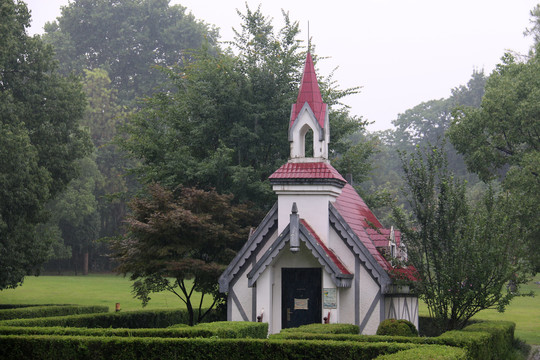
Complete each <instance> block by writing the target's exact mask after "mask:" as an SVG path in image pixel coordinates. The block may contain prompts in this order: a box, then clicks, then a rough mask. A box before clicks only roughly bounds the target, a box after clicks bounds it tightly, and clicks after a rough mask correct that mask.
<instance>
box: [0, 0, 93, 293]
mask: <svg viewBox="0 0 540 360" xmlns="http://www.w3.org/2000/svg"><path fill="white" fill-rule="evenodd" d="M29 22H30V15H29V13H28V9H27V7H26V5H25V4H24V3H23V2H19V1H17V2H13V1H9V0H2V1H0V156H1V157H0V290H2V289H5V288H13V287H16V286H17V285H19V284H20V283H21V282H22V281H23V279H24V276H25V275H30V274H37V273H38V272H39V267H40V265H41V263H42V262H43V261H44V260H45V259H46V258H47V255H48V251H49V247H50V245H51V242H52V239H51V238H45V239H43V238H39V237H38V233H37V232H38V230H37V226H38V224H40V223H43V222H45V221H46V214H45V212H44V205H45V204H46V203H47V201H49V200H50V199H52V198H54V197H55V196H56V195H57V194H58V193H60V192H61V191H62V190H63V189H64V188H65V187H66V185H67V184H68V183H69V181H70V180H71V179H73V178H74V177H75V176H76V175H77V160H78V159H80V158H82V157H84V156H85V155H86V153H87V152H88V150H89V141H88V136H87V134H86V133H85V132H84V131H83V130H81V129H80V128H79V120H80V118H81V117H82V113H83V111H84V106H85V103H84V94H83V93H82V91H81V86H80V83H79V82H78V81H77V80H75V79H74V78H68V79H66V78H63V77H62V76H59V75H58V73H57V72H56V63H55V61H54V60H53V52H52V49H51V47H50V46H46V45H45V44H44V43H43V42H42V41H41V40H40V39H39V37H29V36H28V35H27V33H26V28H27V27H28V26H29Z"/></svg>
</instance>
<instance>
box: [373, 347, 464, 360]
mask: <svg viewBox="0 0 540 360" xmlns="http://www.w3.org/2000/svg"><path fill="white" fill-rule="evenodd" d="M422 359H429V360H435V359H436V360H466V359H469V357H468V356H467V351H465V350H464V349H460V348H457V347H453V346H443V345H427V346H422V347H417V348H414V349H409V350H403V351H400V352H397V353H395V354H390V355H381V356H378V357H376V358H375V360H422Z"/></svg>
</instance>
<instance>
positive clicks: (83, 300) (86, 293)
mask: <svg viewBox="0 0 540 360" xmlns="http://www.w3.org/2000/svg"><path fill="white" fill-rule="evenodd" d="M538 281H540V274H538V275H536V277H535V278H534V279H533V280H532V281H530V282H529V283H528V284H527V285H525V286H524V287H523V288H522V292H523V293H526V292H530V291H533V292H534V294H535V296H534V297H517V298H515V299H514V300H513V301H512V303H511V304H510V306H509V307H508V308H507V309H506V311H505V312H504V313H499V312H497V311H496V310H484V311H481V312H480V313H479V314H478V315H476V317H475V319H484V320H508V321H513V322H515V323H516V337H518V338H520V339H521V340H523V341H525V342H527V343H528V344H534V345H540V285H538V284H535V282H538ZM199 300H200V295H199V294H194V295H193V303H195V304H198V302H199ZM116 303H120V306H121V309H122V311H130V310H141V309H143V307H142V305H141V302H140V300H138V299H134V298H133V295H132V294H131V281H129V279H128V278H124V277H122V276H118V275H111V274H108V275H87V276H39V277H27V278H26V279H25V280H24V283H23V285H22V286H20V287H18V288H16V289H8V290H3V291H0V304H79V305H106V306H109V309H110V311H114V308H115V304H116ZM204 303H205V305H206V306H210V304H211V300H210V298H209V297H207V298H206V299H205V302H204ZM183 307H185V306H184V303H183V302H182V301H181V300H180V299H178V298H177V297H176V296H175V295H174V294H172V293H169V292H163V293H157V294H153V295H151V300H150V302H149V303H148V305H147V306H146V308H145V309H177V308H183ZM420 315H422V316H428V311H427V308H426V306H425V305H424V304H422V303H421V304H420Z"/></svg>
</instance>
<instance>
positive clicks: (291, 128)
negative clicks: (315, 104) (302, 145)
mask: <svg viewBox="0 0 540 360" xmlns="http://www.w3.org/2000/svg"><path fill="white" fill-rule="evenodd" d="M323 105H325V108H324V118H325V120H326V121H325V124H326V123H328V106H326V104H323ZM295 107H296V104H293V105H292V108H291V117H292V116H293V114H294V112H295ZM303 111H307V113H308V114H309V116H310V118H311V120H312V122H313V123H315V126H316V127H317V130H318V132H319V141H323V140H324V137H325V133H324V128H323V127H322V126H321V124H320V123H319V120H318V119H317V117H316V116H315V113H314V112H313V109H312V108H311V106H309V103H308V102H307V101H306V102H305V103H304V105H302V108H301V109H300V111H299V112H298V116H296V119H294V120H293V121H294V122H293V123H292V124H291V126H289V141H293V132H294V129H295V128H296V127H297V124H298V121H297V120H298V118H299V117H300V115H302V112H303ZM298 126H299V125H298Z"/></svg>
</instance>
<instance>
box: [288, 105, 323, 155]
mask: <svg viewBox="0 0 540 360" xmlns="http://www.w3.org/2000/svg"><path fill="white" fill-rule="evenodd" d="M325 116H326V124H328V116H327V114H326V115H325ZM308 128H309V129H311V130H312V131H313V143H312V144H306V142H305V136H306V132H307V129H308ZM328 130H329V129H328V126H327V128H326V129H321V128H320V126H319V125H318V120H317V119H316V118H315V116H314V115H313V113H312V112H311V111H310V109H308V108H306V107H304V109H303V110H302V111H300V113H299V114H298V118H297V119H296V120H295V121H294V126H293V128H292V131H293V132H292V141H291V142H290V150H291V151H290V157H291V159H294V158H304V157H305V150H306V149H307V148H308V147H310V148H313V157H315V158H322V159H328V142H329V138H330V132H329V131H328ZM320 131H323V132H325V136H324V138H323V140H322V141H320V140H319V139H320V135H319V132H320Z"/></svg>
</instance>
